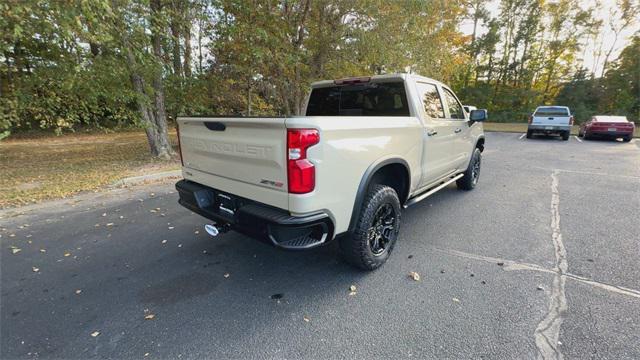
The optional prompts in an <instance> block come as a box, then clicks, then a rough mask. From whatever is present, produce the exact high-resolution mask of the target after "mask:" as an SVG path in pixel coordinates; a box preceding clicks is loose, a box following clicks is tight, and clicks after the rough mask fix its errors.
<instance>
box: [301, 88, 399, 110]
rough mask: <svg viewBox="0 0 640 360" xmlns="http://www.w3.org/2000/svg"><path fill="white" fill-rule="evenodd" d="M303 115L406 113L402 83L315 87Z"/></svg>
mask: <svg viewBox="0 0 640 360" xmlns="http://www.w3.org/2000/svg"><path fill="white" fill-rule="evenodd" d="M307 116H409V106H408V104H407V94H406V93H405V90H404V83H403V82H385V83H376V82H374V83H366V84H354V85H344V86H331V87H323V88H316V89H313V90H312V91H311V96H310V97H309V104H308V105H307Z"/></svg>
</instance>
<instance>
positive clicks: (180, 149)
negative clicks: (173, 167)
mask: <svg viewBox="0 0 640 360" xmlns="http://www.w3.org/2000/svg"><path fill="white" fill-rule="evenodd" d="M176 135H178V153H179V154H180V164H182V166H184V160H183V159H182V146H181V145H180V124H178V122H177V121H176Z"/></svg>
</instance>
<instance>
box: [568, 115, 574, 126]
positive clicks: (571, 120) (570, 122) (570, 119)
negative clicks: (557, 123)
mask: <svg viewBox="0 0 640 360" xmlns="http://www.w3.org/2000/svg"><path fill="white" fill-rule="evenodd" d="M573 120H574V119H573V115H571V117H570V118H569V125H573Z"/></svg>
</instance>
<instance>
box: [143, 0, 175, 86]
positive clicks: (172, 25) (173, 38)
mask: <svg viewBox="0 0 640 360" xmlns="http://www.w3.org/2000/svg"><path fill="white" fill-rule="evenodd" d="M154 4H155V5H154ZM154 7H160V4H158V1H155V0H152V1H151V8H152V9H153V8H154ZM179 11H180V10H179V9H178V8H175V9H174V14H173V15H172V17H171V25H170V28H171V44H172V45H173V46H172V52H173V73H174V74H175V75H177V76H179V77H182V63H181V60H180V25H179V24H178V22H179V20H178V19H176V17H177V16H178V15H177V13H178V12H179ZM153 16H154V14H153V10H152V14H151V17H153Z"/></svg>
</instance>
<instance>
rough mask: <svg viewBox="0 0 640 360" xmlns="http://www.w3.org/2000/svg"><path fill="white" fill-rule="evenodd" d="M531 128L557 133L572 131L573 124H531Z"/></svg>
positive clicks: (534, 130) (536, 130)
mask: <svg viewBox="0 0 640 360" xmlns="http://www.w3.org/2000/svg"><path fill="white" fill-rule="evenodd" d="M529 130H531V131H533V132H544V133H557V132H562V131H571V125H536V124H529Z"/></svg>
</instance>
